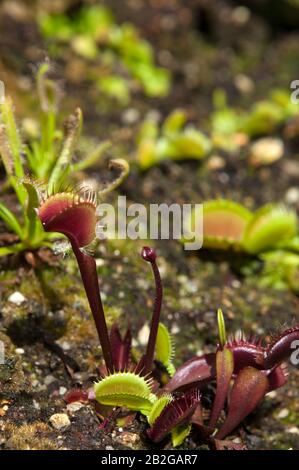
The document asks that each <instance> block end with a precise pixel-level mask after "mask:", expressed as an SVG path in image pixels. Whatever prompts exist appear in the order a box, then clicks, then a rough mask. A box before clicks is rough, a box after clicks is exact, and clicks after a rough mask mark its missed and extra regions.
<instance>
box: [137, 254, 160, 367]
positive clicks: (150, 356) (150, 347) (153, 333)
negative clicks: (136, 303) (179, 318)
mask: <svg viewBox="0 0 299 470" xmlns="http://www.w3.org/2000/svg"><path fill="white" fill-rule="evenodd" d="M142 257H143V259H145V260H146V261H149V262H150V263H151V267H152V270H153V274H154V278H155V284H156V297H155V304H154V310H153V316H152V322H151V327H150V334H149V339H148V343H147V348H146V353H145V356H144V367H143V370H142V374H143V375H147V374H149V373H150V372H151V370H152V367H153V362H154V355H155V347H156V339H157V333H158V327H159V321H160V313H161V306H162V299H163V287H162V282H161V276H160V273H159V269H158V266H157V263H156V254H155V252H154V250H152V249H151V248H147V247H146V248H144V249H143V252H142Z"/></svg>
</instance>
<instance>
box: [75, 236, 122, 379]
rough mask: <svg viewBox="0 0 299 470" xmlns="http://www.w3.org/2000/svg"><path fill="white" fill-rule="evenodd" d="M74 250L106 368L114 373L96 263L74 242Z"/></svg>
mask: <svg viewBox="0 0 299 470" xmlns="http://www.w3.org/2000/svg"><path fill="white" fill-rule="evenodd" d="M72 248H73V251H74V253H75V256H76V258H77V262H78V266H79V269H80V273H81V277H82V281H83V284H84V288H85V292H86V295H87V299H88V302H89V306H90V310H91V312H92V315H93V319H94V322H95V325H96V329H97V332H98V336H99V340H100V343H101V347H102V351H103V356H104V360H105V363H106V367H107V370H108V372H110V373H113V370H114V364H113V359H112V352H111V344H110V340H109V334H108V328H107V324H106V319H105V314H104V309H103V304H102V300H101V294H100V289H99V282H98V275H97V269H96V263H95V260H94V258H92V257H91V256H88V255H85V254H84V253H82V251H81V250H80V248H79V247H78V245H77V243H76V242H72Z"/></svg>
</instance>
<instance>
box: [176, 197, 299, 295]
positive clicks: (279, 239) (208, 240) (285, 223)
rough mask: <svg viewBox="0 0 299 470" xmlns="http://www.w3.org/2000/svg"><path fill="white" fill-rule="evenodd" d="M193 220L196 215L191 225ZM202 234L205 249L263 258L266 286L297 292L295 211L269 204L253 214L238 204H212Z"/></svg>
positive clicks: (298, 256) (206, 211)
mask: <svg viewBox="0 0 299 470" xmlns="http://www.w3.org/2000/svg"><path fill="white" fill-rule="evenodd" d="M195 210H196V209H195ZM193 220H196V218H195V213H194V211H193V213H192V214H191V222H190V223H192V221H193ZM192 226H194V224H193V225H192ZM198 230H199V234H200V230H203V247H204V248H207V249H218V250H234V251H235V252H240V253H243V254H248V255H250V256H252V257H255V258H259V259H260V260H261V261H262V262H263V263H264V272H263V273H262V276H263V277H262V278H265V282H268V281H269V282H271V280H273V284H274V285H275V286H284V285H286V284H288V285H289V286H291V288H296V283H295V282H293V281H292V280H293V279H295V278H296V269H297V266H298V264H299V236H298V219H297V215H296V213H295V211H294V210H291V209H288V208H286V207H285V206H283V205H280V204H267V205H265V206H263V207H261V208H260V209H258V210H257V211H255V212H252V211H249V210H248V209H246V208H245V207H244V206H242V204H239V203H236V202H234V201H230V200H227V199H215V200H210V201H206V202H205V203H204V204H203V226H202V227H198ZM199 238H200V239H201V235H200V236H199ZM184 241H185V240H182V242H184ZM195 241H196V239H195ZM267 279H268V281H267ZM270 285H271V284H270Z"/></svg>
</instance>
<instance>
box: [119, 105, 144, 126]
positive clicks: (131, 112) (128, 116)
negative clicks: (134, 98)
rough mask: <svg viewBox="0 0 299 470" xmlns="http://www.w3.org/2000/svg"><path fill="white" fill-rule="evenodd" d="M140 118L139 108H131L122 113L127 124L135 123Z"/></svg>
mask: <svg viewBox="0 0 299 470" xmlns="http://www.w3.org/2000/svg"><path fill="white" fill-rule="evenodd" d="M139 119H140V112H139V111H138V109H135V108H129V109H126V110H125V111H124V112H123V114H122V121H123V123H124V124H126V125H130V124H135V122H137V121H138V120H139Z"/></svg>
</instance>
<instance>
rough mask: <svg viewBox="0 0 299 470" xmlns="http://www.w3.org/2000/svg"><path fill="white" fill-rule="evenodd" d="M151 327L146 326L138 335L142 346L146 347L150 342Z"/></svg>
mask: <svg viewBox="0 0 299 470" xmlns="http://www.w3.org/2000/svg"><path fill="white" fill-rule="evenodd" d="M148 336H149V326H148V325H147V324H145V325H144V326H143V327H142V328H141V330H140V331H139V333H138V342H139V344H140V345H141V346H145V345H146V344H147V342H148Z"/></svg>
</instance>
